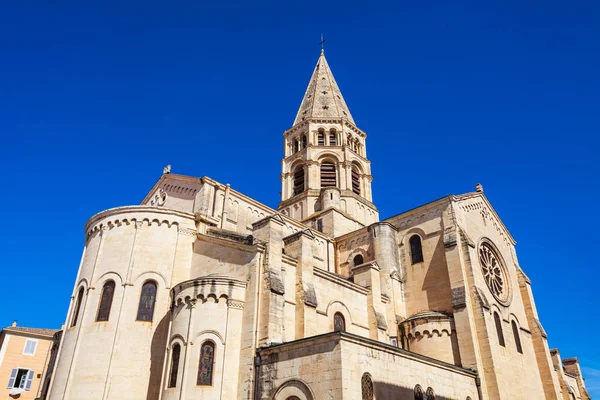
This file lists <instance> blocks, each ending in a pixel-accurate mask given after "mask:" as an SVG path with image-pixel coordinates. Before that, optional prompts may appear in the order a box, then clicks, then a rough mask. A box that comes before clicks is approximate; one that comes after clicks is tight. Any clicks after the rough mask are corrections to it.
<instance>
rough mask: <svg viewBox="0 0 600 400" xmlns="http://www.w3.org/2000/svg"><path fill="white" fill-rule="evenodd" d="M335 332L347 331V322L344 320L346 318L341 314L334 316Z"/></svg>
mask: <svg viewBox="0 0 600 400" xmlns="http://www.w3.org/2000/svg"><path fill="white" fill-rule="evenodd" d="M333 330H334V331H335V332H345V331H346V320H345V319H344V316H343V315H342V314H341V313H339V312H337V313H335V314H334V315H333Z"/></svg>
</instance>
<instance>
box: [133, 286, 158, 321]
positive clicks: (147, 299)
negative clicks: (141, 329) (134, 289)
mask: <svg viewBox="0 0 600 400" xmlns="http://www.w3.org/2000/svg"><path fill="white" fill-rule="evenodd" d="M155 303H156V283H155V282H153V281H148V282H146V283H144V286H142V293H141V295H140V304H139V307H138V312H137V320H138V321H152V316H153V315H154V304H155Z"/></svg>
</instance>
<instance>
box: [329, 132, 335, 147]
mask: <svg viewBox="0 0 600 400" xmlns="http://www.w3.org/2000/svg"><path fill="white" fill-rule="evenodd" d="M329 145H330V146H337V133H336V132H335V129H332V130H330V131H329Z"/></svg>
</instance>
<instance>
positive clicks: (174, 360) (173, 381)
mask: <svg viewBox="0 0 600 400" xmlns="http://www.w3.org/2000/svg"><path fill="white" fill-rule="evenodd" d="M180 354H181V346H180V345H179V343H175V344H174V345H173V350H172V351H171V375H170V376H169V387H170V388H174V387H176V386H177V373H178V372H179V355H180Z"/></svg>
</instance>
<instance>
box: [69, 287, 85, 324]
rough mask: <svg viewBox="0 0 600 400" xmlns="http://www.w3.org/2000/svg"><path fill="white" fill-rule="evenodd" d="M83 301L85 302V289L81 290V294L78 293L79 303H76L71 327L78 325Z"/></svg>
mask: <svg viewBox="0 0 600 400" xmlns="http://www.w3.org/2000/svg"><path fill="white" fill-rule="evenodd" d="M82 301H83V288H80V289H79V293H77V302H76V303H75V308H74V309H73V316H72V317H71V326H75V325H77V317H78V316H79V310H80V309H81V302H82Z"/></svg>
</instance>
